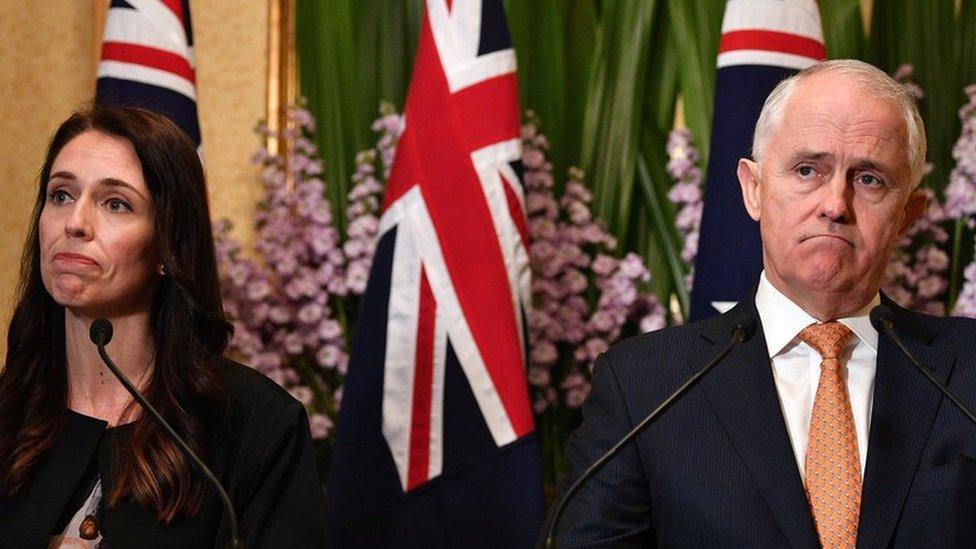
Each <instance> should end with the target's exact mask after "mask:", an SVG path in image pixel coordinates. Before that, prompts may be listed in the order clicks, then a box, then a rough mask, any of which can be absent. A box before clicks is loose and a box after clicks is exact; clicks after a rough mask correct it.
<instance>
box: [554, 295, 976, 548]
mask: <svg viewBox="0 0 976 549" xmlns="http://www.w3.org/2000/svg"><path fill="white" fill-rule="evenodd" d="M887 303H889V305H892V306H893V304H891V303H890V302H887ZM893 308H894V309H895V311H896V317H897V318H896V321H895V326H896V331H897V332H898V334H899V335H900V336H901V338H902V339H903V340H904V341H905V342H906V345H907V347H908V348H909V349H910V350H911V351H912V352H913V353H915V354H916V356H918V357H919V358H920V359H921V360H922V362H923V363H925V364H927V365H929V366H930V367H931V368H932V369H933V370H934V372H935V375H936V376H937V377H938V378H939V379H941V380H943V381H947V382H948V384H949V388H950V390H952V391H954V392H955V394H956V395H957V396H958V397H959V398H960V399H961V400H962V401H963V402H964V403H966V404H967V405H968V406H970V407H976V321H972V320H969V319H959V318H935V317H930V316H924V315H920V314H916V313H912V312H909V311H906V310H904V309H901V308H898V307H897V306H893ZM743 314H744V315H756V308H755V302H754V299H753V298H751V297H750V298H748V299H746V300H744V301H743V302H742V303H740V304H739V305H738V306H737V307H736V308H735V309H733V310H732V311H730V312H728V313H726V314H724V315H721V316H718V317H715V318H712V319H709V320H705V321H702V322H698V323H693V324H689V325H686V326H681V327H676V328H670V329H665V330H661V331H659V332H653V333H649V334H644V335H641V336H638V337H635V338H631V339H629V340H626V341H624V342H621V343H619V344H617V345H615V346H614V347H613V348H611V349H610V350H609V351H608V352H607V353H605V354H604V355H603V356H602V357H601V358H600V359H598V360H597V364H596V366H595V369H594V378H593V388H592V391H591V393H590V395H589V397H588V398H587V400H586V402H585V404H584V405H583V423H582V425H581V426H580V428H579V429H578V430H577V431H576V432H574V433H573V435H572V437H571V439H570V443H569V446H568V448H567V450H566V456H567V461H568V463H569V471H568V474H567V477H566V478H567V482H568V481H569V480H571V479H575V478H577V477H578V476H579V475H580V474H581V473H582V471H583V470H584V469H585V468H586V466H587V465H589V464H590V463H592V462H593V461H594V460H595V459H596V458H597V457H599V456H600V455H601V454H603V453H604V452H605V451H606V450H607V449H608V448H610V446H611V445H612V444H613V443H614V442H615V441H617V440H618V439H620V438H621V437H622V436H623V435H624V434H625V433H626V432H627V431H628V430H630V429H631V427H632V426H633V425H635V424H636V423H637V422H639V421H640V420H641V419H642V418H643V417H644V416H645V415H647V413H648V412H649V411H650V410H652V409H654V408H655V407H656V406H657V405H658V404H659V403H660V402H661V401H662V400H664V399H665V398H666V397H667V395H668V394H670V393H671V392H672V391H674V390H675V389H676V388H677V387H678V386H679V385H680V384H681V383H682V382H683V381H684V380H685V379H687V378H688V377H689V376H690V375H691V374H693V373H694V372H696V371H697V370H699V369H700V368H701V367H702V366H703V365H704V364H705V363H706V362H707V361H708V360H709V359H711V358H712V357H714V356H715V355H716V354H718V352H719V351H720V350H721V349H722V348H723V347H724V346H725V345H726V344H727V343H728V342H729V341H730V337H731V333H732V329H733V322H734V320H735V319H737V318H739V316H738V315H743ZM756 318H758V315H756ZM867 452H868V453H867V465H866V470H865V474H864V485H863V492H862V503H861V516H860V525H859V530H858V540H857V541H858V546H859V547H888V546H892V547H922V546H925V547H974V546H976V427H974V426H973V425H972V424H971V423H969V421H968V420H967V419H966V417H965V416H964V415H962V414H961V413H960V412H959V411H958V410H956V409H955V407H954V406H953V405H952V403H951V402H949V400H948V399H945V398H943V397H942V396H941V393H940V392H939V391H938V390H937V389H936V388H935V387H933V386H931V385H930V384H929V382H928V381H927V380H926V379H924V378H923V377H922V376H921V374H919V373H918V372H917V371H915V370H914V368H913V367H912V365H911V363H910V362H909V361H908V360H907V359H906V358H904V356H902V355H901V353H900V352H899V351H898V349H897V347H895V345H894V343H893V342H892V341H891V340H890V339H889V338H887V337H886V336H885V335H884V334H881V336H880V340H879V344H878V363H877V375H876V378H875V384H874V404H873V410H872V415H871V427H870V435H869V442H868V450H867ZM565 488H566V483H564V485H563V490H565ZM557 539H558V541H559V546H560V547H576V546H587V547H589V546H624V545H646V546H655V545H658V546H662V547H787V546H792V547H817V546H818V540H817V534H816V530H815V527H814V523H813V519H812V516H811V514H810V510H809V506H808V503H807V499H806V493H805V491H804V487H803V484H802V482H801V480H800V474H799V471H798V470H797V466H796V458H795V457H794V453H793V450H792V448H791V446H790V440H789V437H788V435H787V430H786V424H785V421H784V420H783V414H782V411H781V408H780V403H779V397H778V395H777V392H776V386H775V383H774V381H773V375H772V368H771V366H770V358H769V354H768V351H767V349H766V342H765V338H764V336H763V332H762V327H761V325H760V327H759V329H758V330H757V332H756V334H755V336H754V337H753V338H752V339H751V340H749V341H747V342H746V343H744V344H741V345H740V346H738V347H737V348H736V349H734V350H733V351H732V353H731V354H730V355H729V356H728V357H727V358H726V359H725V361H724V362H723V363H721V364H719V365H718V366H717V367H716V368H715V369H714V370H713V371H712V372H711V373H710V374H709V375H708V376H707V377H705V378H704V379H703V380H702V382H701V383H700V384H699V385H698V386H697V387H695V388H693V389H692V390H691V391H690V392H689V393H687V394H686V395H685V396H684V398H682V399H681V400H680V401H678V402H677V403H676V404H675V405H674V406H673V407H672V408H671V409H670V410H668V411H667V412H666V413H665V414H664V415H663V416H661V417H660V418H659V419H658V421H657V422H656V423H654V424H652V425H651V426H650V427H649V428H648V429H647V430H646V431H644V433H643V434H641V435H640V436H639V437H638V438H637V439H636V441H635V443H634V444H632V445H631V446H630V447H628V448H626V449H625V450H624V451H623V452H622V453H621V454H620V455H618V456H617V457H616V458H615V459H614V460H613V461H612V462H610V463H609V464H608V465H607V466H606V467H605V468H604V469H603V470H602V471H600V472H599V473H598V474H597V475H596V476H595V477H594V478H593V479H591V481H590V483H589V484H588V485H587V486H585V487H584V488H583V489H582V490H581V491H580V492H579V493H578V494H577V497H576V499H575V500H574V501H573V502H572V503H571V504H570V505H569V507H568V508H567V510H566V513H565V515H564V516H563V519H562V521H561V526H560V535H559V536H558V538H557Z"/></svg>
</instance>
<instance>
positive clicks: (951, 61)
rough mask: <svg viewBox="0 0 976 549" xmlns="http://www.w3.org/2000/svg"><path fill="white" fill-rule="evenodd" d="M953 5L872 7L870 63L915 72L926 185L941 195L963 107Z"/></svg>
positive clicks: (941, 0) (912, 1) (894, 2)
mask: <svg viewBox="0 0 976 549" xmlns="http://www.w3.org/2000/svg"><path fill="white" fill-rule="evenodd" d="M956 29H957V27H956V24H955V5H954V0H929V1H926V2H918V1H917V0H890V1H888V2H875V4H874V14H873V16H872V27H871V41H870V47H869V51H870V55H871V58H870V59H871V61H872V62H873V63H874V64H875V65H877V66H878V67H880V68H882V69H883V70H885V71H887V72H889V73H890V72H892V71H894V70H895V69H896V68H898V66H899V65H901V64H902V63H910V64H912V65H913V66H914V68H915V73H914V75H913V80H914V81H915V82H917V83H918V84H919V85H920V86H921V87H922V89H923V90H925V98H924V99H923V100H922V102H921V109H920V110H921V112H922V118H923V119H924V120H925V126H926V136H927V138H928V148H929V154H928V160H929V162H931V163H932V165H933V170H932V173H931V174H930V175H929V176H928V177H927V178H926V181H927V183H928V185H930V186H931V187H932V188H934V189H935V190H936V191H939V192H941V191H942V190H943V189H944V188H945V186H946V184H947V183H948V176H949V171H950V170H951V169H952V157H951V150H952V143H953V142H954V141H955V139H956V138H957V137H958V135H959V127H960V126H959V119H958V116H957V114H956V110H957V109H958V108H959V106H960V105H961V102H962V83H961V81H960V70H959V69H960V67H961V65H958V64H957V59H956V58H955V50H956V37H955V35H956V32H957V31H956Z"/></svg>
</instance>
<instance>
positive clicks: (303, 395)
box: [288, 385, 314, 406]
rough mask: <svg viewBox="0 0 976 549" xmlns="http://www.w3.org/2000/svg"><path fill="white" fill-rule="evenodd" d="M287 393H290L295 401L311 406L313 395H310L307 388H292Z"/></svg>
mask: <svg viewBox="0 0 976 549" xmlns="http://www.w3.org/2000/svg"><path fill="white" fill-rule="evenodd" d="M288 392H289V393H291V396H293V397H295V400H297V401H298V402H301V403H302V404H304V405H305V406H310V405H311V404H312V400H313V398H314V395H313V394H312V390H311V389H309V388H308V387H305V386H303V385H299V386H297V387H292V388H291V390H289V391H288Z"/></svg>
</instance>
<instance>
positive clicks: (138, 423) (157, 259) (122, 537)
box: [0, 107, 328, 547]
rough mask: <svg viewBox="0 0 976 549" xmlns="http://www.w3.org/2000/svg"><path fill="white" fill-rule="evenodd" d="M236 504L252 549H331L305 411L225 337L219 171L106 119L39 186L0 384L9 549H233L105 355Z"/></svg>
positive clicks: (136, 116) (82, 122)
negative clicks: (213, 201) (209, 192)
mask: <svg viewBox="0 0 976 549" xmlns="http://www.w3.org/2000/svg"><path fill="white" fill-rule="evenodd" d="M99 317H105V318H107V319H109V320H110V321H111V322H112V324H113V325H114V336H113V338H112V341H111V343H110V344H109V345H108V347H107V351H108V353H109V355H110V356H111V357H112V358H113V359H114V361H115V363H116V364H117V365H118V366H119V368H120V369H121V370H122V372H123V373H125V374H126V376H127V377H128V378H129V379H130V380H132V381H133V383H134V384H135V385H136V386H137V387H138V388H139V389H140V391H141V392H142V393H143V394H144V395H145V396H146V398H147V399H148V400H149V402H150V403H152V404H153V405H154V406H155V407H156V408H157V409H158V410H160V412H161V413H162V414H163V416H164V417H165V418H166V419H167V420H168V421H169V422H170V423H171V424H172V425H173V426H174V428H175V429H176V431H177V432H178V433H179V434H180V435H181V436H183V437H184V438H185V439H186V440H188V441H189V444H190V446H191V448H193V449H194V450H195V451H196V452H197V453H198V455H201V456H203V457H204V460H205V461H206V462H207V463H208V464H209V465H210V467H211V468H212V469H213V470H214V472H215V473H216V475H217V477H218V478H219V479H220V481H221V482H222V484H223V485H224V486H225V487H226V488H227V491H228V493H229V495H230V498H231V501H232V502H233V503H234V507H235V509H236V510H237V512H238V515H239V517H240V524H241V531H242V532H243V535H242V537H243V540H244V542H245V544H246V545H247V546H248V547H305V546H310V547H313V546H314V547H321V546H324V545H327V544H328V538H327V533H326V530H327V526H326V513H325V503H324V500H323V496H322V491H321V487H320V484H319V480H318V475H317V473H316V471H315V466H314V462H313V458H312V447H311V441H310V437H309V433H308V421H307V417H306V415H305V410H304V408H303V407H302V406H301V404H299V403H298V402H297V401H296V400H295V399H293V398H291V396H290V395H289V394H288V393H287V392H286V391H284V390H283V389H281V388H280V387H278V386H277V385H276V384H274V383H273V382H272V381H270V380H268V379H267V378H265V377H264V376H262V375H261V374H259V373H257V372H254V371H252V370H250V369H249V368H246V367H243V366H240V365H238V364H235V363H232V362H230V361H228V360H226V359H222V358H221V354H222V352H223V351H224V348H225V346H226V344H227V341H228V338H229V336H230V332H231V330H230V325H229V324H228V323H227V322H226V321H225V320H224V317H223V313H222V309H221V302H220V291H219V286H218V282H217V272H216V262H215V259H214V251H213V241H212V235H211V229H210V218H209V214H208V210H207V196H206V189H205V186H204V176H203V170H202V167H201V165H200V161H199V158H198V156H197V152H196V150H195V148H194V146H193V144H192V143H191V142H190V140H189V139H188V138H187V137H186V136H185V135H184V134H183V133H182V132H181V131H180V130H179V129H178V128H177V127H176V126H175V125H174V124H173V123H171V122H170V121H169V120H167V119H166V118H164V117H162V116H159V115H156V114H153V113H150V112H148V111H144V110H141V109H132V108H106V107H94V108H93V109H91V110H90V111H86V112H79V113H76V114H74V115H73V116H71V117H70V118H69V119H68V120H67V121H65V122H64V123H63V124H62V125H61V126H60V127H59V128H58V130H57V132H56V133H55V135H54V138H53V139H52V141H51V144H50V147H49V148H48V151H47V157H46V160H45V161H44V166H43V169H42V170H41V177H40V185H39V188H38V195H37V202H36V204H35V207H34V215H33V222H32V226H31V231H30V235H29V237H28V240H27V244H26V248H25V250H24V257H23V262H22V265H21V287H20V300H19V303H18V305H17V308H16V310H15V312H14V315H13V319H12V321H11V324H10V329H9V333H8V336H7V341H8V343H7V349H8V350H7V360H6V366H5V368H4V370H3V372H2V374H0V545H2V546H4V547H37V546H45V545H47V546H51V547H59V546H60V547H98V546H99V543H101V544H102V546H103V547H107V546H111V547H136V546H138V547H153V546H159V547H208V546H209V547H222V546H223V545H224V543H225V542H226V541H227V539H228V538H229V537H230V535H229V534H230V533H229V526H228V523H227V517H226V516H225V514H224V512H223V509H222V507H221V504H220V501H219V499H218V498H217V495H216V493H215V491H214V490H213V489H212V488H211V487H210V486H208V485H207V484H205V482H204V479H203V477H202V476H201V475H200V474H199V473H198V472H197V471H196V470H195V469H194V468H193V466H192V465H191V463H190V462H189V461H188V459H187V458H186V457H185V456H184V455H183V453H182V452H181V451H180V449H179V448H178V446H177V445H176V444H175V443H174V442H173V441H172V440H170V439H169V438H168V437H167V435H166V433H165V432H164V431H163V429H162V428H161V427H160V426H158V425H157V424H156V423H154V422H153V420H152V418H151V417H150V416H149V415H148V414H143V413H142V410H141V409H140V407H139V406H138V404H135V403H134V402H133V400H132V398H131V396H130V395H129V394H128V393H127V392H126V391H125V389H124V388H123V387H122V385H121V384H120V383H119V382H118V381H117V380H116V379H115V378H114V377H113V376H112V375H111V373H110V372H109V371H108V370H107V368H106V367H105V366H104V364H103V363H102V360H101V358H100V357H99V355H98V352H97V349H96V347H95V346H94V345H93V344H92V343H91V341H90V340H89V326H90V324H91V322H92V320H94V319H96V318H99Z"/></svg>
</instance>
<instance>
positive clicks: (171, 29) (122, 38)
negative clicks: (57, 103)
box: [95, 0, 200, 147]
mask: <svg viewBox="0 0 976 549" xmlns="http://www.w3.org/2000/svg"><path fill="white" fill-rule="evenodd" d="M95 102H96V103H98V104H99V105H124V106H131V107H142V108H144V109H149V110H151V111H156V112H158V113H161V114H163V115H165V116H167V117H169V119H170V120H172V121H173V122H175V123H176V124H177V125H178V126H179V127H180V128H181V129H182V130H183V131H184V132H186V134H187V135H189V136H190V139H192V140H193V142H194V143H196V145H197V147H199V146H200V124H199V122H198V120H197V92H196V73H195V71H194V61H193V29H192V27H191V25H190V4H189V0H112V2H111V4H110V6H109V10H108V15H107V16H106V18H105V32H104V34H103V36H102V55H101V60H100V61H99V63H98V83H97V85H96V91H95Z"/></svg>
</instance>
